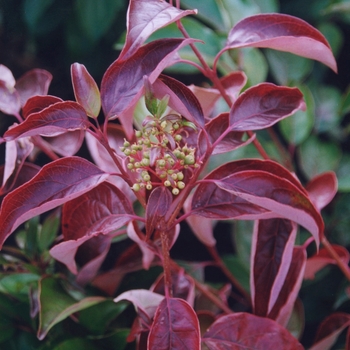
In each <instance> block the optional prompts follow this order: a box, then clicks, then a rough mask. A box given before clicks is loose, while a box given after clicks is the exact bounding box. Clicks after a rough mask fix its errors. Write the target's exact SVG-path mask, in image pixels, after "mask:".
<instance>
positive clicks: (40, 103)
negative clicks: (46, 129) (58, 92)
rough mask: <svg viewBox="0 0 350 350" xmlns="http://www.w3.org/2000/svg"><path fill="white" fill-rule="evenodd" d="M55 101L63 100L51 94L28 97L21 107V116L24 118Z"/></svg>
mask: <svg viewBox="0 0 350 350" xmlns="http://www.w3.org/2000/svg"><path fill="white" fill-rule="evenodd" d="M57 102H63V100H62V99H60V98H59V97H56V96H51V95H45V96H33V97H31V98H29V99H28V101H27V102H26V104H25V105H24V106H23V108H22V115H23V118H24V119H26V118H27V117H28V115H29V114H32V113H36V112H40V111H41V110H43V109H44V108H46V107H49V106H50V105H53V104H55V103H57Z"/></svg>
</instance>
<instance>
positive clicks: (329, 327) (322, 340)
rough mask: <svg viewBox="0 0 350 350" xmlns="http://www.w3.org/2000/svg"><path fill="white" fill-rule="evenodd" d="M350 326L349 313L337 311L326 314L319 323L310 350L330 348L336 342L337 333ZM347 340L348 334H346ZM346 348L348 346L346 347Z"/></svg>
mask: <svg viewBox="0 0 350 350" xmlns="http://www.w3.org/2000/svg"><path fill="white" fill-rule="evenodd" d="M349 326H350V315H349V314H346V313H341V312H337V313H334V314H333V315H330V316H328V317H327V318H326V319H325V320H324V321H323V322H322V323H321V325H320V327H319V329H318V331H317V334H316V339H315V343H314V345H313V346H312V347H311V348H310V350H324V349H330V348H331V347H332V345H334V343H335V342H336V340H337V338H338V336H339V334H340V333H341V332H342V331H343V330H344V329H345V328H347V327H349ZM348 341H349V335H348ZM346 349H348V347H347V348H346Z"/></svg>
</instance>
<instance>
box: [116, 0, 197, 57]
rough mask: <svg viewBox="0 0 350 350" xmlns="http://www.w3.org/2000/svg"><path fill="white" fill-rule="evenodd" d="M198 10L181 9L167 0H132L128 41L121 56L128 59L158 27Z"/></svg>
mask: <svg viewBox="0 0 350 350" xmlns="http://www.w3.org/2000/svg"><path fill="white" fill-rule="evenodd" d="M196 12H197V11H195V10H186V11H183V10H180V9H178V8H176V7H174V6H171V5H170V4H169V3H167V2H165V1H158V0H131V1H130V2H129V9H128V16H127V33H126V42H125V45H124V48H123V50H122V52H121V53H120V58H121V59H123V60H126V59H127V58H129V57H130V56H131V55H133V54H134V53H135V52H136V51H137V50H138V49H139V48H140V47H141V45H143V43H144V42H145V41H146V40H147V38H148V37H149V36H150V35H151V34H152V33H154V32H155V31H156V30H157V29H160V28H162V27H164V26H166V25H168V24H170V23H172V22H175V21H177V20H179V19H181V18H182V17H184V16H188V15H191V14H196Z"/></svg>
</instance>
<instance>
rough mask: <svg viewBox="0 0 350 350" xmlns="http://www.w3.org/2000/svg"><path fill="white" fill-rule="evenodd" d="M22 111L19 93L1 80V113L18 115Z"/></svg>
mask: <svg viewBox="0 0 350 350" xmlns="http://www.w3.org/2000/svg"><path fill="white" fill-rule="evenodd" d="M20 109H21V103H20V99H19V95H18V92H17V91H16V90H15V89H14V88H13V87H10V86H8V85H7V84H6V83H5V82H4V81H2V80H0V111H1V112H3V113H5V114H9V115H16V114H18V113H19V111H20Z"/></svg>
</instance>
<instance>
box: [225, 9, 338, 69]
mask: <svg viewBox="0 0 350 350" xmlns="http://www.w3.org/2000/svg"><path fill="white" fill-rule="evenodd" d="M241 47H261V48H270V49H275V50H280V51H286V52H290V53H293V54H295V55H299V56H303V57H307V58H311V59H314V60H317V61H320V62H322V63H323V64H325V65H326V66H328V67H330V68H331V69H333V71H335V72H337V64H336V62H335V59H334V56H333V54H332V50H331V48H330V46H329V44H328V42H327V40H326V38H325V37H324V36H323V35H322V34H321V33H320V32H319V31H318V30H317V29H315V28H314V27H312V26H311V25H310V24H308V23H307V22H305V21H303V20H301V19H299V18H296V17H293V16H289V15H284V14H277V13H274V14H260V15H255V16H251V17H248V18H244V19H243V20H241V21H240V22H238V23H237V24H236V25H235V26H234V27H233V28H232V29H231V31H230V33H229V35H228V40H227V43H226V46H225V48H224V50H223V51H225V50H228V49H237V48H241Z"/></svg>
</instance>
